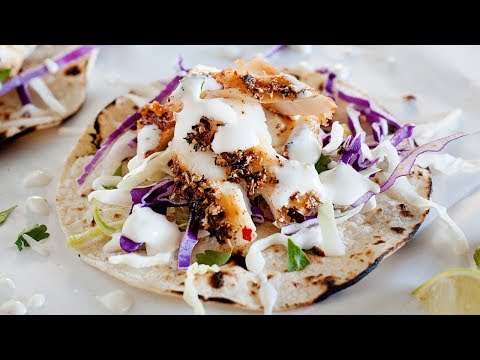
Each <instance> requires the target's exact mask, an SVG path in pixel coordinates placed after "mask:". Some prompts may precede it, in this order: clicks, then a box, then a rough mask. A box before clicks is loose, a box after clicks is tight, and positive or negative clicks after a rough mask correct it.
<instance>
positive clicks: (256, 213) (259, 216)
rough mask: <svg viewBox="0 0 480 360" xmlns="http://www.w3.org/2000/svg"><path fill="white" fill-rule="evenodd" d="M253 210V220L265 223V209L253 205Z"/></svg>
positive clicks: (257, 222)
mask: <svg viewBox="0 0 480 360" xmlns="http://www.w3.org/2000/svg"><path fill="white" fill-rule="evenodd" d="M251 210H252V220H253V222H254V223H256V224H263V223H264V222H265V217H264V216H265V214H264V213H263V210H262V209H260V208H259V207H257V206H253V205H252V206H251Z"/></svg>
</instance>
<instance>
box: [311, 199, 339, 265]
mask: <svg viewBox="0 0 480 360" xmlns="http://www.w3.org/2000/svg"><path fill="white" fill-rule="evenodd" d="M317 219H318V224H319V227H320V229H321V236H322V240H323V242H322V245H321V248H322V250H323V252H324V253H325V255H326V256H345V244H344V243H343V240H342V238H341V236H340V234H339V232H338V228H337V224H336V222H335V215H334V211H333V205H332V202H331V201H326V202H324V203H323V204H320V205H319V207H318V216H317Z"/></svg>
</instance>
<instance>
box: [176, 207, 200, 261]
mask: <svg viewBox="0 0 480 360" xmlns="http://www.w3.org/2000/svg"><path fill="white" fill-rule="evenodd" d="M194 218H195V213H194V211H193V210H191V211H190V215H189V217H188V224H187V230H186V231H185V233H184V234H183V236H182V239H181V240H180V246H179V248H178V257H177V266H178V268H179V269H186V268H188V267H189V266H190V260H191V257H192V251H193V248H194V247H195V245H196V244H197V242H198V225H197V224H195V221H194Z"/></svg>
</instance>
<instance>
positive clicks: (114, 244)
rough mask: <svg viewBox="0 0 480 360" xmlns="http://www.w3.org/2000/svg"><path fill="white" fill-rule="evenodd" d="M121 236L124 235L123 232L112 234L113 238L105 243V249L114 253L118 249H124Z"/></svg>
mask: <svg viewBox="0 0 480 360" xmlns="http://www.w3.org/2000/svg"><path fill="white" fill-rule="evenodd" d="M120 236H122V234H121V233H114V234H112V238H111V239H110V241H109V242H107V243H106V244H105V245H103V248H102V249H103V251H105V252H107V253H112V252H115V251H118V250H122V247H121V246H120Z"/></svg>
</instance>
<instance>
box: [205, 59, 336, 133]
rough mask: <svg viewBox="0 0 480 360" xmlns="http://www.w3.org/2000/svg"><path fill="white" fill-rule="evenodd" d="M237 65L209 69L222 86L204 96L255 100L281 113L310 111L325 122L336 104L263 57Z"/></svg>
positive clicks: (302, 113) (291, 113)
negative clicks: (235, 66)
mask: <svg viewBox="0 0 480 360" xmlns="http://www.w3.org/2000/svg"><path fill="white" fill-rule="evenodd" d="M236 64H237V68H236V69H234V68H227V69H224V70H221V71H218V72H216V71H212V72H210V76H211V77H212V78H213V79H215V81H216V82H217V83H218V84H220V86H221V87H222V89H219V90H209V91H204V95H205V96H206V97H223V98H240V99H245V100H247V101H257V102H260V103H261V104H262V105H264V106H265V107H266V108H268V109H270V110H272V111H274V112H278V113H280V114H283V115H289V116H295V115H313V116H316V117H317V118H318V119H319V121H320V122H321V123H322V124H323V125H326V124H327V123H328V120H329V119H331V118H332V117H333V114H334V113H335V110H336V109H337V106H336V104H335V102H334V101H333V99H331V98H329V97H327V96H324V95H322V94H321V93H320V92H319V91H318V90H316V89H314V88H312V87H310V86H308V85H307V84H305V83H302V82H300V81H299V80H297V78H295V77H294V76H292V75H289V74H284V73H281V72H279V71H278V70H276V69H275V68H274V67H273V66H272V65H270V64H269V63H267V62H266V61H264V60H262V59H258V58H257V59H254V60H251V61H248V62H243V61H237V62H236Z"/></svg>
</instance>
